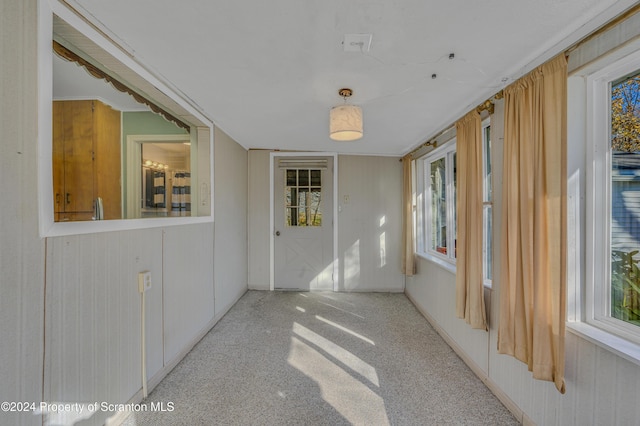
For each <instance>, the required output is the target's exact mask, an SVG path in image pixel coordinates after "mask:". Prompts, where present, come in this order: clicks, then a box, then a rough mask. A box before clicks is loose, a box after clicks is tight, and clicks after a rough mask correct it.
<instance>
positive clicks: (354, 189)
mask: <svg viewBox="0 0 640 426" xmlns="http://www.w3.org/2000/svg"><path fill="white" fill-rule="evenodd" d="M269 156H270V153H269V151H261V150H255V151H249V172H248V174H249V183H248V187H249V201H248V209H249V213H248V231H249V265H248V268H249V272H248V274H249V288H251V289H257V290H268V289H269V270H270V269H269V265H270V264H269V262H270V260H269V249H270V248H269V229H270V228H269ZM337 173H338V205H339V206H340V207H339V212H338V218H337V224H338V262H339V263H338V265H339V275H338V280H339V285H338V290H340V291H384V292H386V291H394V292H402V291H403V290H404V275H402V274H401V273H400V262H401V260H400V244H401V230H402V223H401V214H402V203H401V197H402V165H401V163H400V161H398V158H397V157H376V156H357V155H340V156H338V168H337ZM345 196H347V197H348V201H347V202H345Z"/></svg>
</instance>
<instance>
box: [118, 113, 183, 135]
mask: <svg viewBox="0 0 640 426" xmlns="http://www.w3.org/2000/svg"><path fill="white" fill-rule="evenodd" d="M188 134H189V132H187V131H186V130H184V129H183V128H180V127H178V126H176V125H175V124H173V123H171V122H169V121H167V120H165V119H164V118H163V117H162V116H161V115H158V114H156V113H153V112H151V111H138V112H123V113H122V139H123V141H126V140H127V136H128V135H188Z"/></svg>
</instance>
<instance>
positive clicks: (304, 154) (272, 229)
mask: <svg viewBox="0 0 640 426" xmlns="http://www.w3.org/2000/svg"><path fill="white" fill-rule="evenodd" d="M276 157H333V171H332V173H333V291H337V289H338V288H339V286H338V279H339V275H338V270H339V269H338V267H339V265H338V262H339V258H338V153H336V152H303V151H302V152H301V151H296V152H280V151H272V152H271V153H270V155H269V290H271V291H273V290H274V289H275V273H276V271H275V238H274V233H275V214H274V209H275V203H274V195H275V192H274V187H273V186H274V184H275V182H274V171H275V168H276V164H275V161H276Z"/></svg>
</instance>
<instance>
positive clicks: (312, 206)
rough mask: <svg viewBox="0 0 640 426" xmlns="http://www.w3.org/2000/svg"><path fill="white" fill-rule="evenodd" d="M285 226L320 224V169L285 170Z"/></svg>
mask: <svg viewBox="0 0 640 426" xmlns="http://www.w3.org/2000/svg"><path fill="white" fill-rule="evenodd" d="M285 180H286V185H285V194H284V195H285V220H286V225H287V226H322V209H321V208H320V202H321V200H322V170H319V169H286V170H285Z"/></svg>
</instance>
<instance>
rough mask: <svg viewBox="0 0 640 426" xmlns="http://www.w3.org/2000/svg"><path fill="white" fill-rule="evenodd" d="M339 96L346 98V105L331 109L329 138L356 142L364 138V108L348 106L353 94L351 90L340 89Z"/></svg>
mask: <svg viewBox="0 0 640 426" xmlns="http://www.w3.org/2000/svg"><path fill="white" fill-rule="evenodd" d="M338 94H339V95H340V96H342V97H343V98H344V105H338V106H334V107H333V108H331V111H330V112H329V137H330V138H331V139H333V140H335V141H354V140H356V139H360V138H361V137H362V134H363V132H362V108H360V107H359V106H355V105H347V98H348V97H350V96H351V95H352V94H353V91H352V90H351V89H347V88H344V89H340V90H339V91H338Z"/></svg>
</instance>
